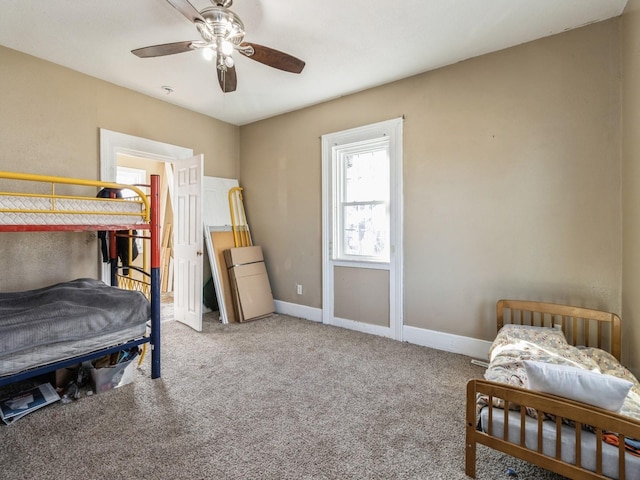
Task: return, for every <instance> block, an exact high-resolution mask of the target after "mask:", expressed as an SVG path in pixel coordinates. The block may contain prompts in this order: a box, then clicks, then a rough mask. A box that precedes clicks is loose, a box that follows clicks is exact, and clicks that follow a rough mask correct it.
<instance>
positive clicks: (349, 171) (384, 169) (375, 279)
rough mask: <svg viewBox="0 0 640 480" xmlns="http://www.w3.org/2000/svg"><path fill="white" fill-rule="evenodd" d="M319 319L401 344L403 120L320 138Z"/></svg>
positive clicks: (399, 119)
mask: <svg viewBox="0 0 640 480" xmlns="http://www.w3.org/2000/svg"><path fill="white" fill-rule="evenodd" d="M322 170H323V175H322V182H323V190H322V191H323V199H322V209H323V220H322V223H323V226H322V230H323V240H322V242H323V249H322V250H323V270H322V277H323V285H322V321H323V323H327V324H330V325H337V326H340V327H344V328H349V329H352V330H358V331H362V332H366V333H372V334H375V335H381V336H385V337H390V338H394V339H396V340H402V323H403V322H402V119H401V118H398V119H394V120H389V121H386V122H380V123H376V124H373V125H367V126H365V127H359V128H354V129H351V130H346V131H342V132H336V133H332V134H327V135H323V136H322Z"/></svg>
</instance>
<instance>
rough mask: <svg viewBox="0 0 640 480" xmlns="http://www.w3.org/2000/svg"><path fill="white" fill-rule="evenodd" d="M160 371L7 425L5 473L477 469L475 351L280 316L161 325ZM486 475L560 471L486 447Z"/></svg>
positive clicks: (398, 475) (427, 474)
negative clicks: (470, 439)
mask: <svg viewBox="0 0 640 480" xmlns="http://www.w3.org/2000/svg"><path fill="white" fill-rule="evenodd" d="M162 329H163V331H162V339H163V343H162V353H163V359H162V378H161V379H157V380H151V379H150V378H149V374H150V366H149V357H148V356H147V357H146V358H145V359H144V361H143V363H142V365H141V367H140V368H139V369H138V370H137V371H136V375H135V379H134V381H133V383H131V384H129V385H126V386H123V387H120V388H118V389H115V390H111V391H109V392H106V393H102V394H99V395H93V396H86V397H82V398H80V399H79V400H77V401H75V402H72V403H69V404H62V403H59V402H58V403H56V404H54V405H51V406H48V407H45V408H43V409H41V410H39V411H36V412H33V413H31V414H29V415H27V416H25V417H24V418H22V419H20V420H18V421H17V422H15V423H14V424H13V425H10V426H6V425H1V426H0V478H2V479H11V480H18V479H56V480H58V479H67V480H73V479H78V480H91V479H449V480H451V479H465V478H467V477H466V476H465V474H464V425H465V421H464V416H465V411H464V403H465V398H464V395H465V384H466V381H467V380H468V379H469V378H473V377H480V376H481V375H482V372H483V369H482V368H481V367H478V366H475V365H472V364H471V363H470V361H469V360H470V359H469V358H468V357H465V356H464V355H456V354H452V353H447V352H442V351H437V350H433V349H429V348H424V347H419V346H416V345H410V344H407V343H402V342H397V341H393V340H389V339H385V338H380V337H376V336H371V335H366V334H362V333H357V332H353V331H349V330H344V329H340V328H336V327H331V326H325V325H321V324H317V323H314V322H310V321H307V320H301V319H296V318H292V317H287V316H281V315H274V316H272V317H269V318H265V319H261V320H257V321H254V322H250V323H245V324H230V325H222V324H220V323H218V322H216V321H213V320H211V316H209V317H208V320H206V321H205V324H204V331H203V332H202V333H196V332H194V331H193V330H191V329H190V328H188V327H186V326H184V325H182V324H180V323H177V322H175V321H173V320H167V321H164V322H163V323H162ZM477 465H478V476H477V478H479V479H483V480H486V479H492V480H495V479H510V478H514V477H512V476H509V474H508V473H507V469H509V468H510V469H513V470H514V471H515V472H516V473H517V478H518V479H557V478H560V477H557V476H554V475H551V474H548V473H546V472H544V471H543V470H540V469H538V468H536V467H532V466H530V465H527V464H526V463H524V462H521V461H518V460H514V459H512V458H510V457H507V456H504V455H502V454H499V453H497V452H494V451H491V450H489V449H486V448H484V447H479V453H478V463H477Z"/></svg>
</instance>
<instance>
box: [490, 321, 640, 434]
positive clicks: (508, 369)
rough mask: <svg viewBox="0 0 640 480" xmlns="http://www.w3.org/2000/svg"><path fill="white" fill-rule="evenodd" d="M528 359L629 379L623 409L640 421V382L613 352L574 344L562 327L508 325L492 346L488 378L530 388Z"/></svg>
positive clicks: (495, 401)
mask: <svg viewBox="0 0 640 480" xmlns="http://www.w3.org/2000/svg"><path fill="white" fill-rule="evenodd" d="M524 360H535V361H538V362H546V363H554V364H561V365H567V366H572V367H578V368H584V369H586V370H592V371H597V372H600V373H604V374H608V375H613V376H615V377H619V378H623V379H625V380H629V381H630V382H632V383H633V387H632V388H631V390H630V391H629V394H628V395H627V398H626V399H625V402H624V404H623V406H622V408H621V410H620V412H619V413H620V414H621V415H625V416H628V417H631V418H634V419H636V420H638V421H640V383H639V382H638V380H637V379H636V378H635V377H634V375H633V374H632V373H631V372H630V371H629V370H627V369H626V368H625V367H623V366H622V365H621V364H620V362H618V360H616V358H615V357H614V356H613V355H611V354H610V353H608V352H606V351H604V350H600V349H598V348H592V347H588V348H587V347H574V346H572V345H570V344H569V343H568V342H567V340H566V338H565V336H564V334H563V333H562V331H561V330H559V329H554V328H544V327H529V326H522V325H505V326H504V327H503V328H502V329H500V332H498V335H497V337H496V339H495V340H494V342H493V344H492V346H491V349H490V350H489V368H488V369H487V371H486V372H485V374H484V378H485V379H486V380H491V381H494V382H500V383H506V384H509V385H514V386H517V387H524V388H527V387H528V382H527V374H526V372H525V368H524V363H523V362H524ZM487 403H488V399H487V398H486V397H482V396H480V397H479V398H478V412H479V411H480V410H481V409H482V407H484V406H486V405H487ZM494 406H496V407H501V408H502V407H503V406H504V405H503V404H502V401H501V400H498V399H494ZM527 413H528V414H529V415H531V416H534V417H535V416H536V414H535V411H529V409H527Z"/></svg>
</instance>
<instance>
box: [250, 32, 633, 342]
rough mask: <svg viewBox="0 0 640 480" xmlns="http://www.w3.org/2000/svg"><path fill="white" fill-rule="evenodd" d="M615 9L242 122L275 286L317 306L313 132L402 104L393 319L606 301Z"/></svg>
mask: <svg viewBox="0 0 640 480" xmlns="http://www.w3.org/2000/svg"><path fill="white" fill-rule="evenodd" d="M619 23H620V22H619V20H618V19H614V20H611V21H607V22H603V23H599V24H594V25H591V26H587V27H584V28H580V29H577V30H574V31H570V32H566V33H563V34H561V35H557V36H554V37H550V38H546V39H542V40H539V41H536V42H532V43H529V44H525V45H521V46H518V47H514V48H510V49H508V50H504V51H501V52H497V53H494V54H491V55H485V56H482V57H479V58H475V59H471V60H468V61H464V62H461V63H458V64H456V65H453V66H450V67H446V68H442V69H439V70H436V71H432V72H429V73H425V74H422V75H419V76H415V77H412V78H409V79H406V80H402V81H399V82H396V83H393V84H389V85H385V86H382V87H379V88H375V89H371V90H367V91H365V92H362V93H358V94H354V95H350V96H347V97H343V98H340V99H338V100H335V101H332V102H328V103H324V104H321V105H317V106H314V107H311V108H307V109H304V110H300V111H296V112H293V113H290V114H287V115H282V116H279V117H275V118H272V119H267V120H264V121H260V122H256V123H253V124H249V125H245V126H242V127H241V129H240V152H241V159H242V161H241V165H240V181H241V183H242V185H243V187H244V189H245V191H244V192H243V194H244V198H245V202H246V207H247V215H248V217H249V222H250V225H251V229H252V235H253V239H254V241H255V242H256V243H258V244H260V245H262V246H263V249H264V252H265V259H266V263H267V268H268V270H269V275H270V279H271V281H272V288H273V291H274V296H275V298H277V299H279V300H283V301H286V302H292V303H302V304H304V305H307V306H310V307H317V308H320V307H321V273H322V272H321V149H320V136H321V135H323V134H326V133H330V132H335V131H339V130H343V129H347V128H351V127H356V126H361V125H365V124H368V123H373V122H376V121H380V120H386V119H391V118H395V117H399V116H402V115H404V117H405V124H404V208H405V218H404V255H405V265H404V288H405V295H404V315H405V318H404V323H405V325H410V326H414V327H421V328H426V329H432V330H438V331H442V332H449V333H452V334H458V335H464V336H469V337H476V338H483V339H487V340H489V339H492V338H493V336H494V335H495V321H494V318H495V313H494V312H495V302H496V300H498V299H499V298H503V297H512V298H527V299H532V300H547V301H554V302H561V303H565V302H566V303H576V304H581V305H584V306H588V307H595V308H601V309H607V310H612V311H615V312H620V310H621V274H622V267H621V261H620V259H621V235H620V232H621V226H622V225H621V222H622V221H621V212H620V183H621V180H620V128H619V115H620V101H619V94H620V89H619V69H620V64H619V55H618V52H619ZM337 74H339V73H337ZM296 283H302V284H303V285H304V295H303V296H302V297H300V296H297V295H296V294H295V285H296Z"/></svg>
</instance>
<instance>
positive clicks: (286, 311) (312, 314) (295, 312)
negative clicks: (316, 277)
mask: <svg viewBox="0 0 640 480" xmlns="http://www.w3.org/2000/svg"><path fill="white" fill-rule="evenodd" d="M274 303H275V304H276V313H282V314H283V315H291V316H292V317H298V318H304V319H305V320H311V321H313V322H322V309H320V308H314V307H307V306H306V305H298V304H297V303H289V302H283V301H282V300H274Z"/></svg>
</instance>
